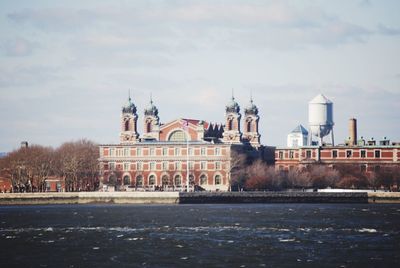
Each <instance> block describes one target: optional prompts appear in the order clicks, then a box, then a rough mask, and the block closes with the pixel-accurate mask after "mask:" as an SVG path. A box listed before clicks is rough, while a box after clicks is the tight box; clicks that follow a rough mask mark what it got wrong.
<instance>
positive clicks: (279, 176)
mask: <svg viewBox="0 0 400 268" xmlns="http://www.w3.org/2000/svg"><path fill="white" fill-rule="evenodd" d="M235 159H236V162H238V160H237V159H239V162H241V164H240V165H238V166H240V167H239V168H237V169H236V170H234V171H233V172H232V180H231V187H232V190H241V189H244V190H283V189H307V188H319V189H323V188H328V187H331V188H346V189H373V190H376V189H385V190H393V191H399V186H400V167H399V166H398V165H397V166H395V165H391V166H389V165H388V166H382V167H381V168H380V169H377V170H375V171H368V172H366V171H363V170H361V168H360V165H356V164H337V165H335V166H334V168H333V167H331V166H328V165H316V164H313V165H310V166H307V167H304V168H296V167H294V168H292V169H289V170H279V169H276V167H275V166H273V165H267V164H266V163H265V162H263V161H261V160H255V161H253V162H251V163H247V162H246V158H245V157H243V156H235Z"/></svg>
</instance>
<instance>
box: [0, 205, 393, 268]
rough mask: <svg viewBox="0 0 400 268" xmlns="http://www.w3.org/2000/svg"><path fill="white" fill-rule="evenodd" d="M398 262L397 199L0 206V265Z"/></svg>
mask: <svg viewBox="0 0 400 268" xmlns="http://www.w3.org/2000/svg"><path fill="white" fill-rule="evenodd" d="M322 266H323V267H384V266H385V267H395V266H397V267H400V205H399V204H397V205H396V204H230V205H221V204H218V205H49V206H2V207H0V267H322Z"/></svg>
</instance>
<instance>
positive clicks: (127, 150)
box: [124, 148, 130, 156]
mask: <svg viewBox="0 0 400 268" xmlns="http://www.w3.org/2000/svg"><path fill="white" fill-rule="evenodd" d="M129 152H130V151H129V148H124V156H130V153H129Z"/></svg>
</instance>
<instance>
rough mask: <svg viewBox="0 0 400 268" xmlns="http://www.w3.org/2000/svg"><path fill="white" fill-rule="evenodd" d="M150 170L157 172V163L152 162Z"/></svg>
mask: <svg viewBox="0 0 400 268" xmlns="http://www.w3.org/2000/svg"><path fill="white" fill-rule="evenodd" d="M150 170H156V162H150Z"/></svg>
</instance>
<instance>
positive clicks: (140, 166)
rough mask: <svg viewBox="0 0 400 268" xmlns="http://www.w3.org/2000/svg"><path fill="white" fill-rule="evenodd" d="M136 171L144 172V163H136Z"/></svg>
mask: <svg viewBox="0 0 400 268" xmlns="http://www.w3.org/2000/svg"><path fill="white" fill-rule="evenodd" d="M136 170H143V163H142V162H137V163H136Z"/></svg>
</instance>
